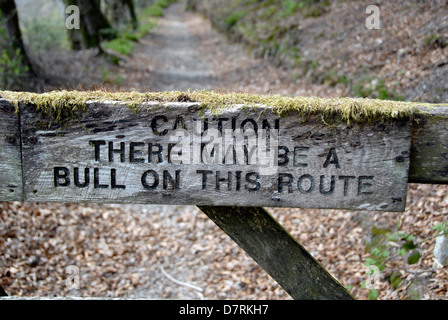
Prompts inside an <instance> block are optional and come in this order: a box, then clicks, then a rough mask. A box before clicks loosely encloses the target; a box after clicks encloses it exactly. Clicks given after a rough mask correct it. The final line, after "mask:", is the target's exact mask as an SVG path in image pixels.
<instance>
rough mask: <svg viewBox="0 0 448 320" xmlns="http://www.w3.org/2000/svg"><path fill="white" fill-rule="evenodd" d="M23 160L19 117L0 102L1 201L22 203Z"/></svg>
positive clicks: (11, 107)
mask: <svg viewBox="0 0 448 320" xmlns="http://www.w3.org/2000/svg"><path fill="white" fill-rule="evenodd" d="M22 200H23V183H22V160H21V153H20V126H19V116H18V114H16V113H15V108H14V106H13V105H12V104H10V103H9V102H7V101H5V100H0V201H22Z"/></svg>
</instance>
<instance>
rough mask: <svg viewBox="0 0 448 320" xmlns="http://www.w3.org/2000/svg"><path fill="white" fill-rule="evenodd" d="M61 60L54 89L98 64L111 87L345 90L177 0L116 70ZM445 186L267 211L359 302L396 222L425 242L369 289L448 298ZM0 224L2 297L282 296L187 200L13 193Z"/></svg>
mask: <svg viewBox="0 0 448 320" xmlns="http://www.w3.org/2000/svg"><path fill="white" fill-rule="evenodd" d="M60 59H61V61H59V63H60V64H61V65H64V66H65V68H66V72H67V74H70V75H72V76H71V77H70V78H65V79H61V81H59V82H55V83H53V84H51V86H52V87H58V86H60V85H61V84H65V85H66V86H68V87H73V86H75V85H81V86H83V87H91V86H94V85H99V86H100V85H101V83H102V82H104V81H103V80H104V79H101V76H100V74H101V73H100V72H99V71H98V70H100V68H108V70H109V71H110V74H111V75H120V76H121V77H122V80H121V82H120V83H119V85H118V86H117V89H119V90H132V89H136V90H146V91H148V90H153V91H158V90H179V89H180V90H188V89H213V90H217V91H226V92H227V91H247V92H256V93H262V94H268V93H278V94H282V95H317V96H337V95H339V94H340V93H341V90H342V89H341V88H338V87H327V86H324V85H318V84H309V83H307V82H305V81H302V82H300V83H298V82H297V81H293V80H292V79H293V77H292V74H291V73H290V72H288V71H286V70H282V69H278V68H275V67H274V66H273V65H272V64H271V63H270V62H269V61H267V60H262V59H254V58H252V57H251V56H250V55H249V54H248V53H247V52H246V51H245V49H244V48H243V47H240V46H238V45H235V44H230V43H228V42H227V41H226V38H225V36H224V35H222V34H220V33H218V32H216V31H215V30H213V29H212V27H211V26H210V23H209V22H208V21H207V20H205V19H203V18H202V17H200V16H199V15H197V14H194V13H191V12H185V11H184V9H183V4H175V5H172V6H171V7H170V8H168V9H167V10H166V13H165V17H163V18H161V19H160V20H159V22H158V26H157V28H156V29H155V30H154V31H153V32H152V33H151V34H150V35H148V36H147V37H145V38H144V39H143V40H142V41H141V43H140V44H139V45H138V46H137V48H136V49H135V51H134V53H133V54H132V55H131V56H130V57H129V58H127V59H126V61H123V63H122V64H121V65H120V66H118V67H113V66H111V65H109V64H108V63H107V62H106V61H105V60H104V59H103V58H101V57H95V54H94V52H92V51H86V52H81V53H78V54H77V56H76V57H74V54H72V55H67V57H66V58H65V60H64V58H60ZM68 61H70V62H71V63H68ZM92 61H95V63H92ZM83 64H85V65H86V66H88V67H82V65H83ZM79 70H84V73H82V72H80V71H79ZM71 72H73V73H71ZM442 78H446V76H445V77H442ZM111 85H112V86H114V84H111ZM44 89H45V90H48V89H50V86H47V87H45V88H44ZM447 191H448V187H447V186H436V185H410V186H409V192H408V199H407V207H406V208H407V209H406V211H405V212H403V213H388V212H386V213H385V212H381V213H380V212H357V211H343V210H305V209H274V208H268V210H269V211H270V212H271V213H272V215H273V216H274V217H275V218H276V219H277V220H278V221H279V222H280V223H281V224H282V225H283V226H284V227H285V228H286V229H287V230H288V231H289V232H290V233H291V235H292V236H294V237H295V238H296V239H297V240H298V241H299V242H300V243H301V244H302V245H303V246H304V247H305V248H306V249H307V250H308V251H309V252H310V253H311V254H312V255H313V256H314V257H315V258H316V259H317V260H318V261H320V262H321V263H322V265H323V266H324V267H325V268H327V270H328V271H329V272H330V273H331V274H332V275H333V276H334V277H335V278H336V279H338V280H339V281H340V282H341V283H342V284H343V285H346V286H351V293H352V294H353V296H354V297H355V298H358V299H367V296H368V293H369V290H368V289H366V288H363V285H362V284H363V282H364V281H366V280H367V275H366V271H367V269H366V267H365V262H366V259H367V258H368V257H369V256H370V254H369V253H367V252H366V249H365V241H366V240H368V239H369V237H371V230H372V226H376V227H378V228H379V227H381V228H388V229H390V230H396V226H397V222H400V231H401V232H405V233H408V234H412V235H414V236H415V237H416V241H418V242H421V241H423V240H425V239H428V241H425V242H423V243H421V244H420V245H419V246H418V250H420V252H421V255H422V258H421V259H420V261H419V262H418V263H417V264H414V265H408V264H407V263H406V257H401V256H392V257H391V258H390V259H389V260H388V261H387V263H386V268H385V269H384V270H383V271H382V272H381V278H380V283H379V284H377V286H378V292H379V297H378V298H379V299H407V298H419V299H447V298H448V293H447V292H448V267H446V266H445V267H438V268H435V267H434V261H433V260H434V259H433V253H432V252H433V249H434V239H433V238H432V239H431V237H432V236H433V235H434V231H433V230H432V227H433V226H434V225H436V224H437V223H440V222H442V221H446V216H447V214H448V192H447ZM0 221H1V224H0V248H1V250H2V256H1V257H0V266H1V268H0V277H1V280H0V284H1V285H2V287H3V288H4V289H5V290H6V291H7V292H8V293H9V294H10V295H14V296H58V297H60V296H83V297H91V296H93V297H127V298H148V299H290V297H289V296H288V294H287V293H286V292H285V291H284V290H283V289H282V288H281V287H279V286H278V284H277V283H276V282H275V281H274V280H273V279H272V278H270V277H269V276H268V275H267V274H266V273H265V272H264V271H263V270H262V269H261V268H260V267H259V266H258V265H257V264H256V263H255V262H254V261H253V260H252V259H251V258H250V257H249V256H248V255H247V254H246V253H245V252H244V251H243V250H242V249H240V248H239V247H238V246H237V245H236V244H235V243H234V242H233V241H232V240H230V238H229V237H228V236H227V235H226V234H225V233H224V232H222V231H221V230H220V229H219V228H218V227H217V226H216V225H214V224H213V222H211V221H210V220H209V219H208V218H207V217H206V216H205V215H204V214H203V213H201V212H200V211H199V210H198V209H197V208H196V207H190V206H159V205H138V206H136V205H135V206H118V205H78V204H37V203H19V202H14V203H1V204H0ZM389 245H390V246H391V247H393V246H394V245H396V244H395V243H390V244H389ZM69 266H75V267H76V268H78V269H76V270H78V272H79V273H78V274H79V276H80V282H79V285H80V287H79V289H76V288H75V289H70V287H67V279H68V280H70V279H71V278H70V276H71V274H70V273H69V272H68V270H67V267H69ZM392 271H397V272H399V273H400V275H401V278H402V279H403V281H402V283H401V285H400V286H399V287H398V288H397V289H394V288H393V287H392V286H391V285H390V284H389V282H388V281H387V278H388V275H389V274H390V273H391V272H392ZM69 284H70V283H69Z"/></svg>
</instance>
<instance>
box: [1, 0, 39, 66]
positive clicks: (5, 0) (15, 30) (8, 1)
mask: <svg viewBox="0 0 448 320" xmlns="http://www.w3.org/2000/svg"><path fill="white" fill-rule="evenodd" d="M0 11H1V13H2V16H1V21H0V23H2V24H3V26H4V28H5V30H6V35H7V36H8V40H9V41H10V43H11V45H12V47H13V49H14V50H20V54H21V56H22V64H23V65H24V66H26V67H28V71H29V72H31V73H33V69H32V66H31V63H30V61H29V59H28V56H27V53H26V50H25V47H24V45H23V41H22V33H21V32H20V28H19V15H18V12H17V8H16V4H15V2H14V0H0Z"/></svg>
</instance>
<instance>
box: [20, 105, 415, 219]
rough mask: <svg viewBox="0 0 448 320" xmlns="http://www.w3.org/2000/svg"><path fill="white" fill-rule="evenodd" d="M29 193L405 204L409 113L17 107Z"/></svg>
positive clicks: (309, 204)
mask: <svg viewBox="0 0 448 320" xmlns="http://www.w3.org/2000/svg"><path fill="white" fill-rule="evenodd" d="M21 121H22V124H21V126H22V132H23V136H22V140H23V148H22V153H23V176H24V177H25V187H24V188H25V190H24V192H25V198H26V199H27V200H28V201H57V202H99V203H153V204H173V205H174V204H175V205H181V204H191V205H193V204H194V205H202V206H215V205H225V206H230V205H232V206H257V207H261V206H265V207H278V206H283V207H301V208H340V209H356V210H385V211H402V210H404V208H405V203H406V192H407V182H408V171H409V158H410V146H411V127H412V124H411V123H410V122H409V121H404V122H391V123H390V124H387V125H374V124H368V125H367V124H366V125H353V126H348V125H347V124H338V125H327V124H325V123H323V122H322V121H320V120H319V119H310V120H308V121H305V122H304V121H300V119H298V118H297V116H295V115H291V116H288V117H282V118H280V117H278V116H277V115H276V114H273V113H272V112H271V109H269V108H268V107H260V108H256V109H253V108H252V109H250V110H248V108H244V107H243V106H235V107H234V108H232V109H226V110H225V111H223V112H222V113H221V114H220V115H219V116H215V115H212V114H210V113H209V112H205V113H204V112H201V110H200V108H199V106H198V104H197V103H169V104H166V105H164V106H160V105H159V104H156V103H154V104H152V103H148V104H145V105H144V106H143V107H142V109H141V110H140V111H139V112H136V111H134V110H130V109H129V107H128V106H126V105H124V104H119V103H99V102H90V103H89V104H88V111H87V113H86V114H83V115H81V116H80V118H79V119H76V120H73V121H70V122H69V123H67V124H65V125H64V126H57V125H55V124H54V123H51V121H50V119H48V118H46V117H45V116H43V115H41V114H39V113H36V110H35V108H33V107H32V106H28V107H26V108H24V110H23V111H22V114H21Z"/></svg>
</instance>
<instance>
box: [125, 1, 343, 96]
mask: <svg viewBox="0 0 448 320" xmlns="http://www.w3.org/2000/svg"><path fill="white" fill-rule="evenodd" d="M119 73H120V75H121V76H122V78H123V81H121V82H120V89H121V90H132V89H136V90H139V91H171V90H188V89H191V90H201V89H205V90H215V91H221V92H242V91H244V92H251V93H258V94H272V93H275V94H281V95H288V96H291V95H318V96H327V97H335V96H337V95H338V94H339V92H338V91H337V90H335V89H334V88H328V87H326V86H322V85H313V86H311V85H307V84H305V83H299V82H298V81H293V80H292V76H291V74H289V73H288V72H287V71H286V70H281V69H278V68H275V67H274V66H272V65H271V64H270V63H269V62H268V61H266V60H263V59H255V58H253V57H251V56H250V54H249V53H248V52H247V50H245V49H244V48H242V47H241V46H239V45H237V44H230V43H229V42H228V41H227V39H226V37H225V35H223V34H221V33H219V32H218V31H216V30H214V29H213V28H212V26H211V23H210V21H208V20H206V19H204V18H202V17H201V16H200V15H199V14H197V13H193V12H189V11H185V4H184V3H175V4H173V5H171V6H170V7H169V8H167V9H166V10H165V13H164V17H161V18H160V19H159V20H158V22H157V27H156V28H155V29H154V30H153V31H152V32H151V33H150V34H148V35H147V36H146V37H144V38H143V39H141V41H140V44H139V45H138V46H136V49H135V50H134V52H133V53H132V55H131V57H130V58H129V60H128V61H127V62H126V63H124V64H123V65H122V66H121V68H120V70H119Z"/></svg>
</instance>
